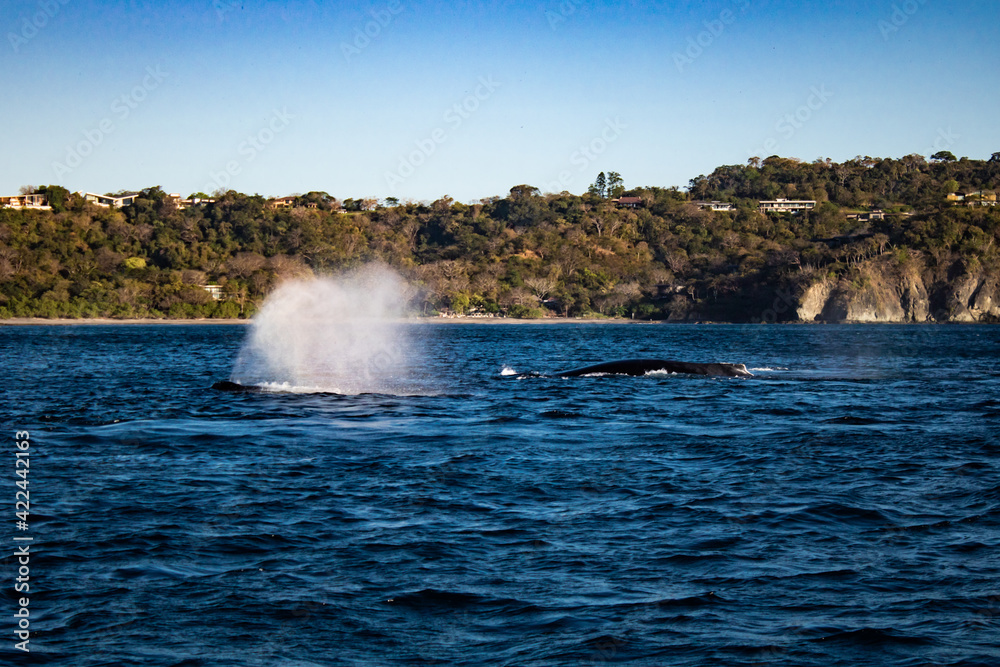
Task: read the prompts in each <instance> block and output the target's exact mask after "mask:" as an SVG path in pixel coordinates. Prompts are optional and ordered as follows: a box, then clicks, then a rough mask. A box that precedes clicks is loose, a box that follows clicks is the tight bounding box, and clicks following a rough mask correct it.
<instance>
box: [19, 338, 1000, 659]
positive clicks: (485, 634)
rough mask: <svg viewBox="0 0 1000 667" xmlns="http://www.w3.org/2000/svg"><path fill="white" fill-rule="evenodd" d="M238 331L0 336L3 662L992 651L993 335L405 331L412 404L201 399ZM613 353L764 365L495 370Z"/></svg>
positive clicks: (998, 594) (950, 654)
mask: <svg viewBox="0 0 1000 667" xmlns="http://www.w3.org/2000/svg"><path fill="white" fill-rule="evenodd" d="M245 332H246V329H244V328H242V327H238V326H111V327H103V326H66V327H3V328H0V361H2V367H3V369H4V375H3V389H2V399H0V406H2V411H3V425H4V428H5V430H6V432H5V433H4V442H6V443H8V444H7V445H5V446H4V447H5V449H6V450H9V453H8V454H4V455H3V457H2V458H0V461H7V463H6V464H5V465H4V466H3V467H0V474H2V479H5V480H7V481H6V482H5V483H4V484H3V485H2V487H3V488H6V489H7V490H6V491H4V492H3V493H6V494H7V495H8V496H9V498H8V500H9V502H3V503H0V506H4V507H8V510H7V511H8V513H9V515H10V516H9V517H8V519H9V525H10V526H11V527H10V529H9V531H5V534H6V535H7V537H6V538H3V539H4V540H5V542H6V546H5V547H4V549H3V553H4V554H5V555H6V554H9V553H12V552H13V547H12V545H13V542H12V541H11V540H12V538H13V536H15V535H16V534H19V533H17V531H15V530H14V526H13V524H14V516H13V512H14V509H13V502H14V492H15V491H16V488H15V487H14V481H15V479H16V478H15V477H14V464H13V459H14V456H13V454H12V452H13V451H14V449H13V445H12V443H13V435H14V431H15V430H17V429H22V430H28V431H30V433H31V436H32V440H33V443H34V449H33V453H32V458H31V473H30V475H31V476H30V480H31V487H30V488H31V501H32V505H31V508H32V514H31V524H30V525H31V529H30V534H31V535H33V536H34V539H35V541H34V543H33V547H32V548H33V554H34V556H33V560H32V563H31V570H32V587H31V604H30V608H31V611H32V616H31V620H32V630H33V634H32V636H31V644H30V646H31V648H32V652H31V654H30V655H25V654H23V653H21V652H18V651H15V650H14V649H13V643H14V641H15V638H14V636H13V634H12V630H13V627H14V620H13V618H12V614H13V611H14V610H15V609H16V606H15V605H16V604H17V603H16V598H17V595H16V594H15V593H14V592H13V585H12V583H11V582H13V579H14V576H15V569H16V567H17V566H16V564H15V562H14V559H13V558H11V557H10V556H8V557H7V558H6V559H5V560H4V569H3V577H4V579H3V582H2V588H3V591H4V594H3V597H2V599H0V604H2V605H3V609H2V610H0V617H3V618H6V619H7V620H6V621H4V624H3V627H4V628H5V630H4V633H3V635H0V636H2V637H4V639H3V642H2V645H0V660H5V661H7V664H25V663H27V662H32V663H35V664H50V665H352V664H356V665H368V664H378V665H409V664H463V665H481V664H504V665H578V664H605V663H623V664H648V665H662V664H670V665H710V664H715V665H718V664H725V665H764V664H767V665H771V664H773V665H858V664H873V665H875V664H887V665H979V664H981V665H997V664H1000V649H998V645H1000V475H998V461H1000V435H998V430H1000V364H998V358H1000V327H994V326H873V325H868V326H757V327H744V326H723V325H713V326H670V325H634V326H630V325H583V324H566V325H526V326H513V325H478V326H477V325H414V326H413V327H412V328H411V332H412V335H413V338H414V339H415V341H416V343H417V347H418V348H420V349H422V350H423V355H424V358H423V360H422V362H421V364H420V368H421V369H422V370H421V371H420V372H421V373H422V374H423V376H422V377H420V378H417V379H418V380H419V381H420V383H422V384H423V385H424V386H426V387H427V388H428V393H431V394H432V395H427V396H384V395H359V396H336V395H321V394H310V395H290V394H280V395H278V394H263V395H261V394H251V395H234V394H225V393H219V392H215V391H212V390H210V389H209V387H210V385H211V384H212V383H213V382H214V381H216V380H219V379H223V378H226V377H228V375H229V372H230V369H231V367H232V362H233V360H234V358H235V356H236V354H237V351H238V349H239V347H240V343H241V341H242V339H243V336H244V334H245ZM628 356H636V357H665V358H676V359H683V360H691V361H729V362H745V363H746V364H747V366H748V367H750V368H755V369H771V370H757V371H755V374H756V377H754V378H750V379H739V378H708V377H683V376H670V377H640V378H632V377H596V378H571V379H553V378H524V379H518V378H517V377H514V376H505V375H502V374H501V371H502V369H503V368H504V367H509V368H511V369H514V370H516V371H518V372H529V371H552V370H555V369H560V368H567V367H574V366H579V365H583V364H585V363H591V362H596V361H601V360H605V359H609V358H620V357H628Z"/></svg>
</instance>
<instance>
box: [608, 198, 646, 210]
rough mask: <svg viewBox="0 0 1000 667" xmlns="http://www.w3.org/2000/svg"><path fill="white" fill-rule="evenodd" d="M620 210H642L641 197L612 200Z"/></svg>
mask: <svg viewBox="0 0 1000 667" xmlns="http://www.w3.org/2000/svg"><path fill="white" fill-rule="evenodd" d="M611 201H613V202H614V203H615V205H616V206H617V207H618V208H640V207H641V206H642V198H641V197H619V198H618V199H612V200H611Z"/></svg>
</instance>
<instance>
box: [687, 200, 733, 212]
mask: <svg viewBox="0 0 1000 667" xmlns="http://www.w3.org/2000/svg"><path fill="white" fill-rule="evenodd" d="M693 203H694V205H695V206H697V207H698V208H700V209H702V210H703V211H732V210H733V205H732V204H731V203H729V202H727V201H696V202H693Z"/></svg>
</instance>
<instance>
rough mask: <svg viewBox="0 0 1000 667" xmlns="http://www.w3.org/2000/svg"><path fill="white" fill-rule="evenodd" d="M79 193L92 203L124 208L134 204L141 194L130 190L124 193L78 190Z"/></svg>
mask: <svg viewBox="0 0 1000 667" xmlns="http://www.w3.org/2000/svg"><path fill="white" fill-rule="evenodd" d="M77 194H78V195H80V196H82V197H83V198H84V199H86V200H87V201H89V202H90V203H92V204H97V205H98V206H103V207H104V208H124V207H126V206H129V205H130V204H132V202H134V201H135V200H136V197H138V196H139V193H138V192H128V193H125V194H122V195H99V194H95V193H93V192H78V193H77Z"/></svg>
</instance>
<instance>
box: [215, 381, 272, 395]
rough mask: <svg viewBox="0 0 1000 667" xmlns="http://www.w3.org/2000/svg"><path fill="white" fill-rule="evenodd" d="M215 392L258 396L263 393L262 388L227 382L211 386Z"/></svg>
mask: <svg viewBox="0 0 1000 667" xmlns="http://www.w3.org/2000/svg"><path fill="white" fill-rule="evenodd" d="M212 389H215V390H216V391H226V392H229V393H230V394H260V393H263V392H264V388H263V387H255V386H254V385H252V384H240V383H239V382H230V381H229V380H220V381H219V382H216V383H215V384H213V385H212Z"/></svg>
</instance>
